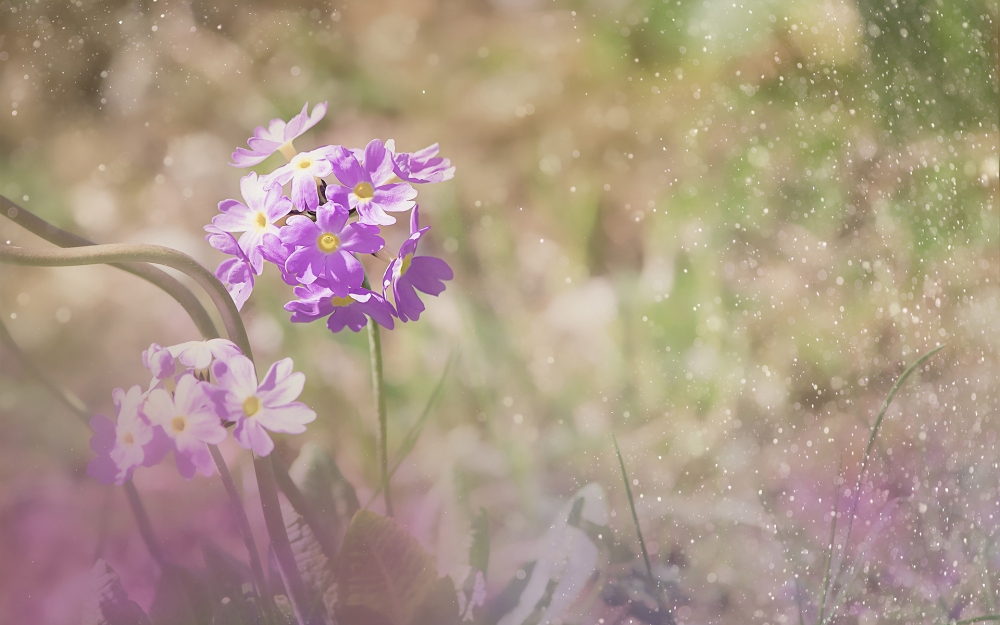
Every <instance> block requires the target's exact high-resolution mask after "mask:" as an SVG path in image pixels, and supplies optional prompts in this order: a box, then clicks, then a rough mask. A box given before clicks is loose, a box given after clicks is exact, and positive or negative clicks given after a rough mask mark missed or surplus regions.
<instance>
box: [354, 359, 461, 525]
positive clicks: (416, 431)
mask: <svg viewBox="0 0 1000 625" xmlns="http://www.w3.org/2000/svg"><path fill="white" fill-rule="evenodd" d="M456 360H458V349H453V350H452V352H451V354H450V355H449V356H448V362H447V363H445V365H444V371H442V372H441V377H440V378H438V383H437V385H435V386H434V390H433V391H431V396H430V397H429V398H428V399H427V404H426V405H425V406H424V410H423V412H421V413H420V416H419V417H418V418H417V420H416V422H415V423H414V424H413V427H411V428H410V431H409V432H407V433H406V438H404V439H403V444H402V445H400V447H399V452H398V453H399V457H398V458H396V463H395V464H394V465H393V466H392V469H391V470H390V471H389V472H388V473H386V474H385V477H384V478H383V479H382V483H381V484H379V486H378V488H377V489H376V490H375V492H374V493H372V496H371V498H370V499H369V500H368V503H366V504H365V505H364V508H362V510H367V509H368V507H369V506H370V505H372V502H373V501H375V499H376V498H377V497H378V496H379V494H380V493H381V492H382V490H383V489H385V488H387V487H388V485H389V480H391V479H392V476H393V475H395V474H396V471H397V470H398V469H399V467H400V466H401V465H402V464H403V461H404V460H406V456H408V455H409V454H410V452H411V451H413V448H414V447H415V446H416V445H417V440H418V439H419V438H420V433H421V432H423V429H424V426H425V425H426V424H427V420H428V419H429V418H430V415H431V408H433V407H434V404H435V403H436V402H437V399H438V397H439V396H440V395H441V389H443V388H444V381H445V380H446V379H447V378H448V372H449V371H451V368H452V366H453V365H454V364H455V361H456Z"/></svg>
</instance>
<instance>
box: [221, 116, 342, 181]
mask: <svg viewBox="0 0 1000 625" xmlns="http://www.w3.org/2000/svg"><path fill="white" fill-rule="evenodd" d="M308 109H309V103H308V102H306V103H305V105H304V106H303V107H302V112H301V113H299V114H298V115H296V116H295V117H293V118H291V119H290V120H288V122H287V123H286V122H285V121H284V120H282V119H272V120H271V123H270V124H268V125H267V128H264V127H263V126H257V128H255V129H254V131H253V136H252V137H250V139H248V140H247V145H249V146H250V149H249V150H248V149H246V148H236V151H235V152H233V162H232V163H230V165H232V166H233V167H253V166H254V165H256V164H257V163H260V162H262V161H263V160H264V159H266V158H267V157H268V156H271V155H272V154H274V153H275V152H277V151H278V150H281V152H282V153H283V154H285V153H287V154H294V153H295V148H294V147H292V141H294V140H295V139H296V138H297V137H299V136H301V135H302V134H303V133H304V132H305V131H307V130H309V129H310V128H312V127H313V126H315V125H316V124H317V123H319V120H321V119H323V116H324V115H326V102H320V103H319V104H317V105H316V106H314V107H313V110H312V113H311V114H309V115H307V114H306V111H307V110H308Z"/></svg>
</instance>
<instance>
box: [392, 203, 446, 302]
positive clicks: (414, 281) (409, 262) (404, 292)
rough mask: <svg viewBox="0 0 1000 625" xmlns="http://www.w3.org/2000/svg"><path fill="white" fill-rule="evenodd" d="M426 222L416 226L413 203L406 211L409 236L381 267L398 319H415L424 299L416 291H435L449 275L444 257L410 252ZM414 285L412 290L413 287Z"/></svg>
mask: <svg viewBox="0 0 1000 625" xmlns="http://www.w3.org/2000/svg"><path fill="white" fill-rule="evenodd" d="M428 230H430V226H426V227H424V228H420V216H419V208H417V207H414V208H413V213H412V214H411V215H410V233H411V234H410V238H408V239H407V240H406V241H405V242H404V243H403V245H402V246H401V247H400V248H399V256H398V257H396V258H394V259H393V260H392V262H390V263H389V266H388V267H386V269H385V276H384V277H383V278H382V286H383V288H384V289H386V291H387V292H388V291H389V290H390V289H391V290H392V297H393V299H394V300H395V302H396V314H397V316H398V317H399V320H400V321H403V322H406V321H409V320H414V321H415V320H417V319H419V318H420V313H422V312H423V311H424V303H423V302H421V301H420V297H419V296H418V295H417V293H416V291H422V292H424V293H427V294H428V295H435V296H436V295H438V294H440V293H441V292H442V291H444V281H445V280H451V279H452V277H453V274H452V271H451V267H449V266H448V263H446V262H445V261H444V260H442V259H440V258H436V257H434V256H414V254H416V251H417V244H418V243H419V242H420V238H421V237H423V236H424V233H425V232H427V231H428ZM414 289H416V290H414Z"/></svg>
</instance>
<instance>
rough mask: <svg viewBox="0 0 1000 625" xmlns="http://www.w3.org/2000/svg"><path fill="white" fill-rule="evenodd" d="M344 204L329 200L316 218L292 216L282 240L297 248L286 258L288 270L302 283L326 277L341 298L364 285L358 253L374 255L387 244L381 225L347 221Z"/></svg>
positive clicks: (329, 284)
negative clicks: (383, 237)
mask: <svg viewBox="0 0 1000 625" xmlns="http://www.w3.org/2000/svg"><path fill="white" fill-rule="evenodd" d="M348 216H349V213H348V211H347V209H346V208H345V207H344V206H341V205H339V204H333V203H327V204H324V205H323V206H320V207H319V208H318V209H317V211H316V221H315V222H314V221H313V220H311V219H309V218H308V217H305V216H293V217H291V218H289V220H288V225H287V226H285V227H284V228H282V229H281V240H282V242H283V243H284V244H285V245H286V246H293V247H295V251H294V252H292V253H291V254H290V255H289V256H288V258H287V260H286V261H285V270H286V271H288V273H290V274H292V275H294V276H295V277H297V278H298V279H299V282H301V283H302V284H311V283H313V282H315V281H316V280H318V279H320V278H322V279H323V280H324V281H325V283H326V285H327V286H328V287H329V288H330V289H331V290H332V291H333V292H334V293H335V294H337V295H338V296H339V297H345V296H346V295H347V292H348V290H349V289H350V288H351V287H356V286H361V283H362V282H363V281H364V279H365V270H364V267H362V266H361V263H360V262H359V261H358V259H357V258H355V257H354V254H355V253H362V254H374V253H375V252H377V251H379V250H380V249H382V248H383V247H384V246H385V241H383V240H382V237H380V236H379V235H378V228H376V227H374V226H367V225H364V224H361V223H350V224H349V223H347V218H348Z"/></svg>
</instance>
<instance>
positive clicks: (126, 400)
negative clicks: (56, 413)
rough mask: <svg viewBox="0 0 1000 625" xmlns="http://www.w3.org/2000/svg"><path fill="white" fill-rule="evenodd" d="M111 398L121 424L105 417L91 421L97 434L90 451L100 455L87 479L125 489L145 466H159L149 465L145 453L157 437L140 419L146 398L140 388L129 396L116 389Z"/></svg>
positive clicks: (98, 416)
mask: <svg viewBox="0 0 1000 625" xmlns="http://www.w3.org/2000/svg"><path fill="white" fill-rule="evenodd" d="M111 396H112V398H113V400H114V403H115V412H116V413H117V423H116V422H113V421H111V419H109V418H107V417H105V416H104V415H95V416H94V417H93V418H92V419H91V420H90V427H91V428H93V430H94V435H93V436H92V437H91V439H90V448H91V449H93V450H94V451H96V452H97V457H96V458H94V459H93V460H91V461H90V463H89V464H88V465H87V475H89V476H91V477H93V478H96V479H97V481H99V482H100V483H101V484H117V485H119V486H121V485H122V484H124V483H125V482H126V481H128V480H129V479H131V478H132V472H133V471H135V469H137V468H138V467H140V466H142V465H143V464H144V463H145V464H146V465H147V466H149V465H151V464H155V462H154V463H147V462H146V460H147V450H146V449H144V448H146V447H151V446H153V442H154V441H153V439H154V436H153V428H152V426H150V425H149V423H147V422H146V421H145V420H143V418H142V417H141V416H139V410H138V409H139V406H140V405H141V404H142V402H143V400H144V399H145V397H146V396H145V395H144V394H143V392H142V390H141V389H140V388H139V386H133V387H132V388H130V389H129V390H128V392H125V391H124V390H122V389H120V388H116V389H115V390H114V392H113V393H112V394H111ZM150 451H151V452H152V451H153V450H150ZM149 455H150V456H153V455H157V454H155V453H150V454H149ZM160 458H162V454H160ZM160 458H156V461H157V462H158V461H159V460H160ZM150 459H152V458H150Z"/></svg>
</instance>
